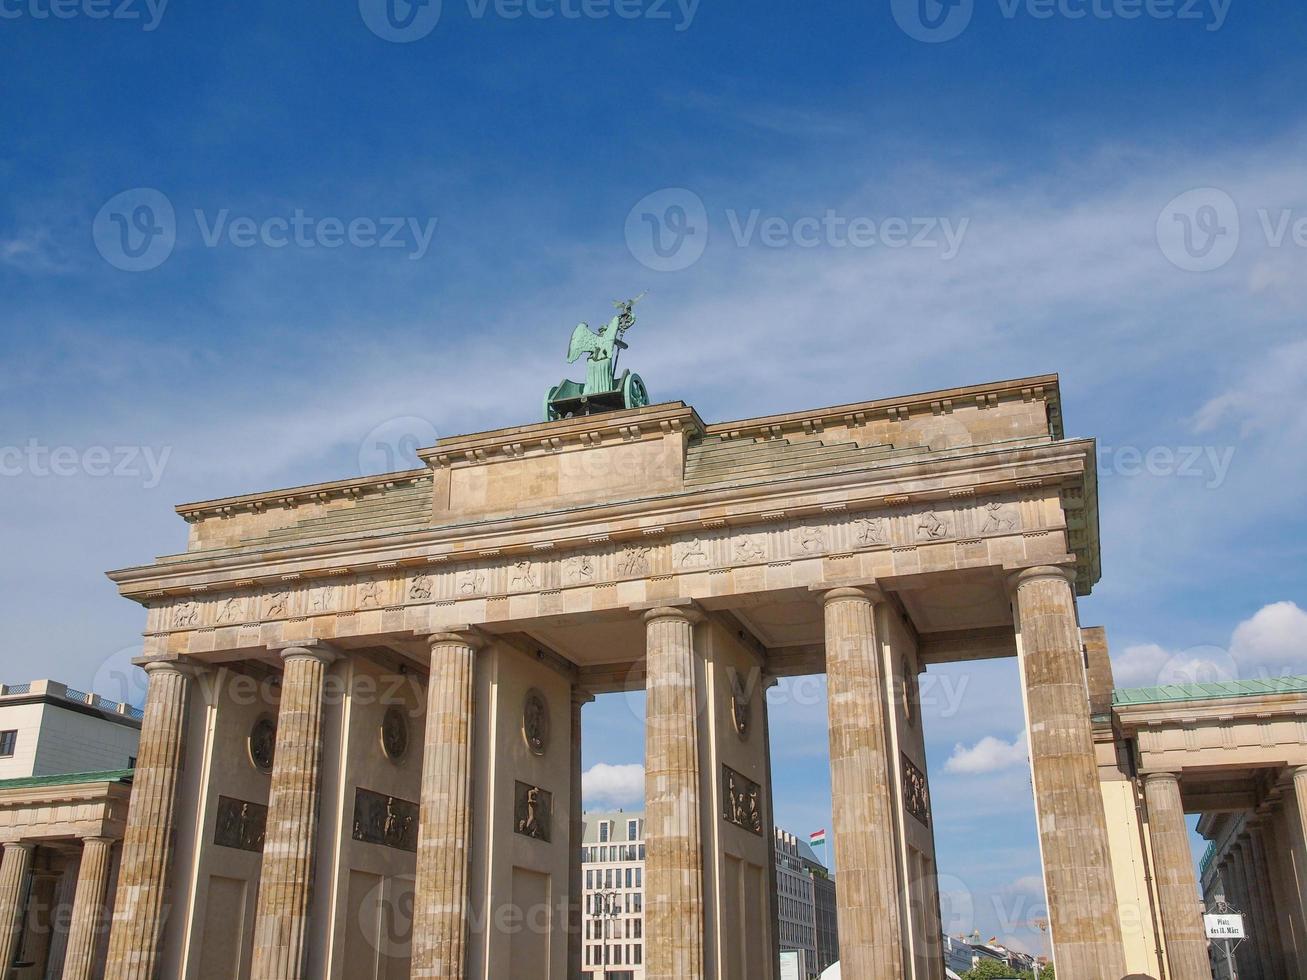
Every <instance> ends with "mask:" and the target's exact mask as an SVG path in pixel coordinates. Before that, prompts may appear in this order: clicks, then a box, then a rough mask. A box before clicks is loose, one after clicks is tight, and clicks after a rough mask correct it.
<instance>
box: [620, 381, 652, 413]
mask: <svg viewBox="0 0 1307 980" xmlns="http://www.w3.org/2000/svg"><path fill="white" fill-rule="evenodd" d="M622 401H623V403H625V405H626V407H627V408H643V407H644V406H645V405H648V404H649V389H647V388H646V387H645V386H644V382H643V381H642V380H640V376H639V375H638V374H628V375H626V377H624V378H623V379H622Z"/></svg>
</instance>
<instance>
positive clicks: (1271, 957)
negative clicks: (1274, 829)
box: [1239, 818, 1284, 978]
mask: <svg viewBox="0 0 1307 980" xmlns="http://www.w3.org/2000/svg"><path fill="white" fill-rule="evenodd" d="M1244 828H1245V829H1244V832H1243V833H1242V834H1240V835H1239V843H1240V846H1241V848H1242V850H1243V858H1244V874H1245V876H1246V878H1247V881H1248V895H1249V898H1250V900H1251V901H1250V904H1251V905H1252V912H1253V922H1252V926H1253V928H1252V930H1251V931H1250V932H1249V934H1248V935H1249V938H1250V939H1251V940H1252V942H1253V943H1254V945H1256V947H1257V958H1258V960H1259V961H1260V963H1261V968H1262V975H1263V976H1266V977H1268V978H1269V977H1282V976H1284V966H1283V963H1282V961H1281V958H1280V957H1279V956H1277V955H1276V953H1277V952H1278V949H1277V947H1278V943H1279V933H1280V930H1279V925H1278V922H1277V915H1276V909H1275V896H1274V895H1272V894H1271V890H1270V877H1269V875H1268V874H1267V872H1266V866H1265V864H1264V863H1263V853H1262V849H1261V846H1260V834H1259V829H1258V827H1257V824H1256V823H1255V819H1254V818H1250V819H1249V820H1248V821H1247V822H1245V824H1244Z"/></svg>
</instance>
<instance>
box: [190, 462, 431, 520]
mask: <svg viewBox="0 0 1307 980" xmlns="http://www.w3.org/2000/svg"><path fill="white" fill-rule="evenodd" d="M430 478H431V471H430V470H427V469H421V470H403V471H400V472H398V473H381V474H377V475H374V476H364V477H357V478H355V479H351V480H333V481H331V482H329V483H309V484H305V485H304V486H300V487H290V488H289V489H285V490H267V491H264V492H261V493H246V494H241V495H239V496H236V497H219V498H218V499H216V500H201V501H196V502H194V503H189V504H178V505H177V506H176V508H174V509H175V510H176V511H177V513H178V514H180V515H181V516H182V517H183V518H184V519H185V520H186V521H188V522H194V521H197V520H200V519H201V518H205V517H229V516H231V515H232V514H235V513H239V512H242V511H260V510H266V509H267V508H268V507H269V506H273V507H296V506H299V505H300V504H306V503H322V502H325V501H328V500H340V499H343V498H347V497H361V496H364V495H365V494H368V493H379V492H382V491H385V490H390V489H392V488H394V487H397V486H401V485H403V484H412V483H415V482H417V481H419V480H429V479H430Z"/></svg>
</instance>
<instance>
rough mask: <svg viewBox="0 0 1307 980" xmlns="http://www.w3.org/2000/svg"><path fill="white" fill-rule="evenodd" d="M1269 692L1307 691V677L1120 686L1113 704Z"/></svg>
mask: <svg viewBox="0 0 1307 980" xmlns="http://www.w3.org/2000/svg"><path fill="white" fill-rule="evenodd" d="M1266 694H1307V677H1272V678H1269V679H1267V680H1251V681H1212V682H1209V683H1206V684H1165V685H1163V686H1161V687H1131V688H1124V689H1122V688H1118V689H1117V690H1115V691H1113V692H1112V704H1114V705H1128V704H1161V703H1164V702H1167V701H1202V700H1205V699H1206V700H1214V699H1218V698H1252V697H1258V696H1260V695H1266Z"/></svg>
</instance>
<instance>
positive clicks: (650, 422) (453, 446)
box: [418, 402, 704, 467]
mask: <svg viewBox="0 0 1307 980" xmlns="http://www.w3.org/2000/svg"><path fill="white" fill-rule="evenodd" d="M703 429H704V424H703V420H702V419H700V418H699V414H698V413H697V412H696V411H695V410H694V409H693V408H690V407H689V406H688V405H686V404H685V403H684V402H661V403H659V404H657V405H647V406H645V407H643V408H632V409H626V410H623V411H617V412H603V413H601V414H598V415H586V416H581V417H579V418H567V419H561V420H559V421H556V422H536V423H533V424H531V425H517V426H512V427H510V428H506V429H491V430H490V431H488V432H476V433H473V434H471V435H463V436H450V437H448V438H445V439H441V440H440V441H439V442H437V443H436V444H435V446H433V447H432V448H430V449H419V450H418V458H420V459H421V460H422V461H423V462H425V463H427V464H428V465H429V466H435V467H442V466H454V465H460V464H461V465H472V466H475V465H479V464H481V463H488V462H495V461H497V460H504V459H520V458H522V457H524V456H544V455H550V454H552V453H558V452H566V451H569V450H578V449H591V448H594V447H595V446H601V445H608V444H611V443H619V442H643V441H647V440H651V439H661V438H663V437H664V436H667V435H670V434H672V433H685V434H687V435H690V434H697V433H700V432H702V431H703Z"/></svg>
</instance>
